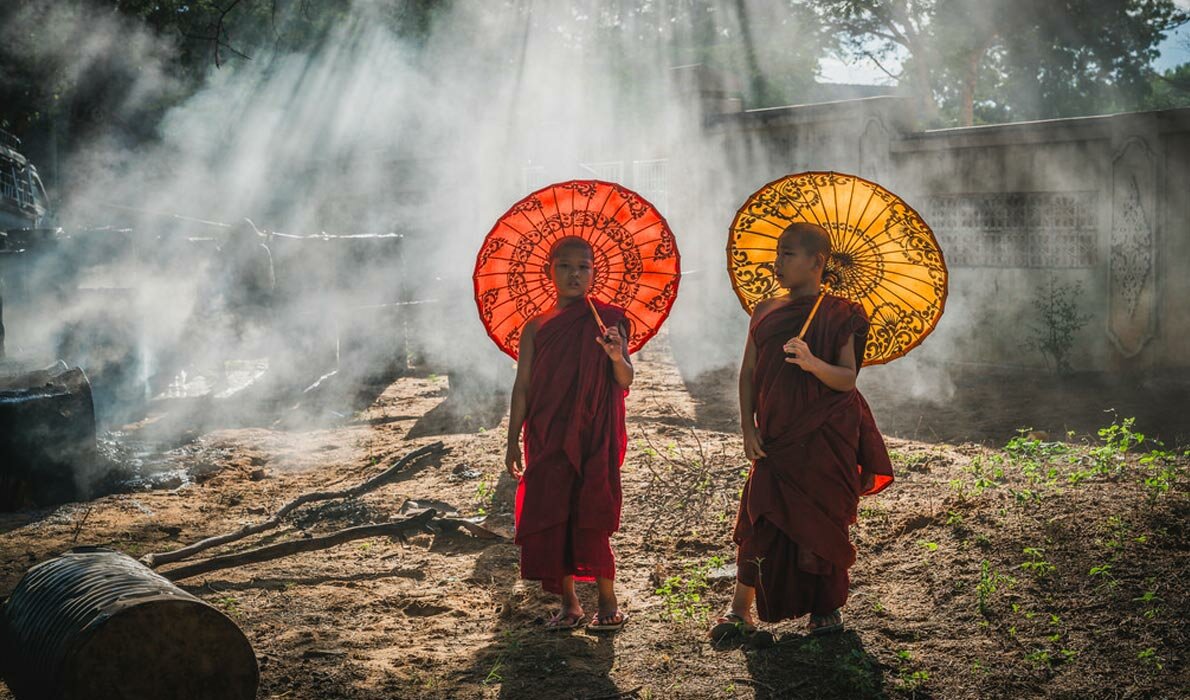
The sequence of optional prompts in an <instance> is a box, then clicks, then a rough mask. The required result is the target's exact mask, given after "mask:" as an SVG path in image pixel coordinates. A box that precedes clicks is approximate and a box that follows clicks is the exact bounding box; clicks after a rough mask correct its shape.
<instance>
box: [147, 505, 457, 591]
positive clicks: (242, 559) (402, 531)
mask: <svg viewBox="0 0 1190 700" xmlns="http://www.w3.org/2000/svg"><path fill="white" fill-rule="evenodd" d="M437 514H438V512H437V511H435V510H434V509H433V508H430V509H428V510H425V511H422V512H421V513H418V514H417V515H414V516H410V517H408V518H405V519H404V520H399V521H397V522H395V523H382V524H380V525H360V526H358V527H349V528H347V529H345V530H339V531H337V532H332V533H331V534H329V535H324V536H322V537H311V538H310V539H303V540H292V541H290V542H281V543H278V544H273V545H269V546H267V547H259V548H257V549H249V550H247V551H245V552H238V553H236V554H225V555H223V556H218V557H211V558H210V559H203V560H202V561H196V562H194V563H193V564H187V565H185V566H179V567H178V568H176V569H170V570H169V571H164V572H162V576H165V577H166V578H167V579H169V580H170V581H181V580H182V579H187V578H193V577H195V576H198V575H200V574H205V573H209V572H211V571H219V570H221V569H230V568H233V567H237V566H244V565H246V564H259V563H261V562H266V561H272V560H273V559H280V558H281V557H287V556H290V555H291V554H300V553H302V552H313V551H317V550H320V549H329V548H331V547H334V546H336V545H340V544H343V543H344V542H351V541H352V540H362V539H366V538H368V537H400V538H404V536H405V535H406V534H408V533H410V532H414V531H417V530H426V528H427V525H428V524H429V523H430V521H431V520H433V519H434V516H435V515H437Z"/></svg>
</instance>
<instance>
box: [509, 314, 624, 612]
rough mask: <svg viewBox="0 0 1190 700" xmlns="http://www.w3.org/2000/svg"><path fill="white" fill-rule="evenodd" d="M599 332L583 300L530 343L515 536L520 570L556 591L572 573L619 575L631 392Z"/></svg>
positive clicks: (614, 320)
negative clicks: (616, 539)
mask: <svg viewBox="0 0 1190 700" xmlns="http://www.w3.org/2000/svg"><path fill="white" fill-rule="evenodd" d="M594 303H595V307H596V308H597V309H598V311H599V315H600V317H601V318H602V319H603V322H604V323H605V324H606V325H607V326H608V327H612V326H619V327H620V328H621V330H622V331H623V330H627V329H628V325H627V321H626V317H625V312H624V309H622V308H620V307H618V306H612V305H609V304H604V303H603V302H600V301H594ZM598 335H599V327H598V326H597V325H596V323H595V319H594V317H593V316H592V314H591V310H590V308H589V307H588V306H587V304H586V303H573V304H570V305H569V306H567V307H566V308H565V309H563V310H562V311H561V312H560V313H559V314H558V315H557V316H554V317H553V318H551V319H549V320H548V321H546V322H545V323H544V324H543V325H542V326H541V327H540V328H538V330H537V337H536V340H535V342H534V345H533V366H532V368H531V371H530V375H529V395H528V405H527V412H526V417H525V425H524V431H523V436H524V456H525V473H524V476H523V477H522V479H521V481H520V484H519V485H518V486H517V497H516V540H515V541H516V543H517V544H518V545H520V547H521V578H525V579H531V580H537V581H541V585H542V587H543V588H544V589H545V590H547V591H549V592H552V593H561V591H562V588H561V585H562V579H563V578H564V577H566V576H574V577H575V578H576V579H578V580H580V581H587V580H593V579H595V578H597V577H598V578H608V579H611V578H615V572H616V569H615V557H614V555H613V554H612V550H611V544H610V541H609V540H610V538H611V535H612V533H613V532H615V531H616V530H619V529H620V505H621V498H622V497H621V490H620V465H621V464H622V463H623V461H624V451H625V449H626V448H627V446H628V435H627V430H626V428H625V425H624V397H625V396H626V395H627V393H628V392H627V390H626V389H624V388H622V387H621V386H620V385H619V384H617V383H616V380H615V376H614V375H613V371H612V365H611V361H610V360H609V359H608V356H607V353H606V352H604V350H603V348H602V347H600V345H599V344H598V343H597V342H595V338H596V337H597V336H598Z"/></svg>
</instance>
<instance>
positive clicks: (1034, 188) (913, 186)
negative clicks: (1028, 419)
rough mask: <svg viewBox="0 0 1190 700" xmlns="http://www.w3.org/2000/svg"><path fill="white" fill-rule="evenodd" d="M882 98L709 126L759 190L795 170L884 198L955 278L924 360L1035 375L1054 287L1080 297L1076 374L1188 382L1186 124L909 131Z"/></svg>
mask: <svg viewBox="0 0 1190 700" xmlns="http://www.w3.org/2000/svg"><path fill="white" fill-rule="evenodd" d="M908 109H909V105H908V104H907V102H906V101H904V100H903V99H901V98H895V97H881V98H871V99H865V100H853V101H849V102H840V103H830V104H821V105H806V106H800V107H786V108H780V109H771V110H759V111H752V112H743V113H737V114H730V115H718V116H715V117H712V118H710V119H709V120H708V127H707V128H708V129H709V130H711V131H713V132H717V133H719V134H721V135H722V137H723V138H724V139H726V141H727V142H728V143H729V144H731V148H733V149H735V150H736V152H737V154H738V156H739V157H738V158H737V159H736V163H737V165H736V167H738V168H745V169H749V170H751V171H756V172H755V175H754V177H753V179H755V180H757V183H758V186H759V185H760V184H763V182H767V181H770V180H773V179H776V178H778V177H781V176H783V175H785V174H788V173H791V172H797V171H800V170H811V169H813V170H838V171H842V172H850V173H855V174H858V175H861V176H864V177H867V178H869V179H872V180H875V181H877V182H880V183H882V184H885V185H886V186H887V187H888V188H889V189H891V190H892V191H894V192H896V193H897V194H899V195H901V196H902V197H904V198H905V199H906V200H907V201H908V202H909V203H910V204H911V205H912V206H914V208H916V209H917V210H918V211H919V213H920V214H921V215H922V216H923V218H924V219H925V221H926V222H927V223H928V224H930V225H931V227H932V228H933V230H934V232H935V235H936V237H937V238H938V240H939V242H940V244H941V245H942V248H943V252H944V255H945V256H946V258H947V264H948V268H949V270H950V275H951V276H950V297H949V299H948V303H947V310H946V314H945V315H944V317H943V319H942V321H941V322H940V324H939V327H938V329H937V330H936V331H935V333H934V335H933V336H931V338H930V340H929V341H927V342H926V343H925V344H923V345H922V348H921V350H920V351H918V353H915V354H918V355H919V357H920V358H921V359H927V360H936V361H941V362H946V363H956V364H974V365H992V366H998V367H1043V366H1045V360H1044V357H1043V355H1042V354H1041V353H1040V352H1038V351H1037V350H1036V349H1033V348H1031V347H1029V345H1028V343H1029V340H1030V339H1031V338H1032V337H1034V336H1035V334H1036V333H1035V331H1034V330H1033V327H1034V326H1036V325H1038V324H1039V323H1041V318H1040V316H1039V314H1038V311H1037V304H1038V298H1039V296H1040V295H1043V294H1045V293H1047V290H1048V289H1049V287H1050V285H1051V284H1056V285H1059V286H1061V285H1070V284H1078V285H1080V288H1081V294H1080V295H1079V298H1078V306H1079V311H1080V313H1083V314H1085V315H1087V316H1090V317H1091V320H1090V321H1089V322H1088V323H1087V324H1086V325H1085V326H1084V327H1083V328H1082V329H1081V330H1079V331H1078V333H1077V334H1076V336H1075V343H1074V348H1073V351H1072V354H1071V360H1072V364H1073V367H1074V369H1076V370H1097V371H1125V372H1138V373H1141V372H1152V371H1154V370H1166V369H1190V303H1188V301H1190V276H1188V275H1187V274H1186V268H1187V265H1188V264H1190V201H1188V200H1190V109H1180V110H1167V111H1160V112H1147V113H1133V114H1120V115H1108V116H1097V117H1086V118H1077V119H1064V120H1052V121H1040V122H1026V123H1015V124H1003V125H995V126H982V127H972V128H960V129H944V130H936V131H914V130H913V129H912V127H911V126H910V124H911V121H912V119H911V117H912V115H911V114H909V112H908Z"/></svg>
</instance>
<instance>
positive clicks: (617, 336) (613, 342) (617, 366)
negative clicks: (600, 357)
mask: <svg viewBox="0 0 1190 700" xmlns="http://www.w3.org/2000/svg"><path fill="white" fill-rule="evenodd" d="M595 342H597V343H599V345H600V347H602V348H603V350H604V352H606V353H607V356H608V358H609V359H610V360H611V361H612V375H613V376H614V377H615V378H616V384H619V385H620V388H622V389H627V388H628V387H630V386H632V378H633V377H634V376H635V375H636V372H635V370H633V368H632V360H631V359H630V358H629V357H628V330H627V327H625V326H624V325H623V324H620V325H618V326H613V327H612V328H609V329H607V335H606V336H604V337H602V338H596V339H595Z"/></svg>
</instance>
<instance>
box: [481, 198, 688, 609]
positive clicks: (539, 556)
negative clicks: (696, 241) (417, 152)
mask: <svg viewBox="0 0 1190 700" xmlns="http://www.w3.org/2000/svg"><path fill="white" fill-rule="evenodd" d="M474 279H475V297H476V302H477V304H478V305H479V313H480V317H481V318H482V320H483V322H484V326H485V327H486V328H487V330H488V334H489V335H490V336H491V337H492V339H493V340H495V341H496V344H497V345H499V346H500V348H501V349H502V350H504V351H505V352H507V353H508V354H510V355H512V356H513V357H514V358H516V359H517V375H516V382H515V384H514V385H513V390H512V407H511V415H510V417H509V425H508V447H507V454H506V457H505V462H506V466H507V468H508V470H509V472H510V473H511V474H512V475H513V476H514V477H516V478H517V479H518V487H517V497H516V498H517V500H516V543H517V544H518V545H519V546H520V548H521V576H522V578H526V579H531V580H537V581H541V585H542V587H543V588H544V589H545V590H546V591H549V592H551V593H556V594H558V595H560V596H561V598H562V608H561V610H560V611H559V612H558V613H557V614H556V615H554V616H553V617H552V618H551V619H550V620H549V621H548V622H547V623H546V627H547V629H550V630H564V629H573V628H576V627H579V626H581V625H582V624H584V622H585V621H586V615H585V613H584V611H583V607H582V604H581V602H580V601H579V598H578V596H577V594H576V591H575V582H576V581H592V580H593V581H595V582H596V584H597V587H598V591H599V610H598V612H597V614H596V615H595V616H594V617H593V618H592V619H591V621H590V624H589V625H588V629H590V630H593V631H613V632H614V631H616V630H619V629H620V628H622V627H623V625H624V623H625V622H626V621H627V619H628V618H627V616H626V615H625V613H624V612H623V611H622V610H620V608H619V605H618V601H617V599H616V594H615V586H614V580H615V556H614V554H613V553H612V549H611V543H610V539H611V535H612V533H614V532H615V531H616V530H618V529H619V527H620V505H621V490H620V465H621V464H622V462H623V460H624V452H625V448H626V447H627V442H628V441H627V432H626V429H625V425H624V397H625V396H626V395H627V393H628V388H629V386H630V385H631V384H632V378H633V367H632V361H631V359H630V357H629V355H630V353H631V352H635V351H636V350H638V349H639V348H640V347H641V346H642V345H644V343H645V342H646V341H647V340H648V339H649V338H650V337H652V335H653V334H654V333H656V331H657V329H658V328H659V327H660V325H661V322H662V321H663V320H664V319H665V317H666V315H667V314H668V313H669V309H670V307H671V306H672V304H673V301H674V299H675V297H676V295H677V287H678V279H679V259H678V251H677V247H676V245H675V243H674V238H673V234H672V233H671V232H670V230H669V227H668V225H667V224H666V223H665V220H664V219H663V218H662V217H661V215H660V214H659V213H657V211H656V209H654V208H653V207H652V206H651V205H650V204H649V203H648V202H646V201H645V200H644V199H643V198H641V197H640V196H639V195H637V194H636V193H634V192H631V191H629V190H627V189H625V188H623V187H621V186H619V185H615V184H611V183H605V182H599V181H594V180H586V181H572V182H566V183H560V184H557V185H551V186H549V187H546V188H543V189H541V190H539V191H537V192H534V193H533V194H531V195H529V196H528V197H526V198H525V199H523V200H521V201H520V202H518V203H517V204H516V205H514V206H513V207H512V209H510V210H509V211H508V213H506V214H505V215H504V216H503V217H501V219H500V220H499V221H498V222H497V223H496V225H495V226H494V227H493V228H492V231H491V232H490V233H489V234H488V237H487V239H486V240H485V241H484V244H483V247H482V248H481V249H480V252H479V259H478V261H477V264H476V269H475V277H474ZM522 430H523V433H522ZM522 438H523V442H524V451H523V452H522V447H521V441H522Z"/></svg>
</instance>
